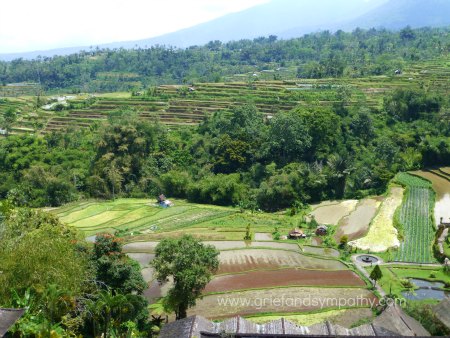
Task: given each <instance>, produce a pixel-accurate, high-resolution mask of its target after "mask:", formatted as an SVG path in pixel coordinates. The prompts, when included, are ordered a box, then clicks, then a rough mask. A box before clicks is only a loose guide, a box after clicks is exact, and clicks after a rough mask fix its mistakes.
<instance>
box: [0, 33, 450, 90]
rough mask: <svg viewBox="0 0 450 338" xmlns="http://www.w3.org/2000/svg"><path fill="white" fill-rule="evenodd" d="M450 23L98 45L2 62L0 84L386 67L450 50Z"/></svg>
mask: <svg viewBox="0 0 450 338" xmlns="http://www.w3.org/2000/svg"><path fill="white" fill-rule="evenodd" d="M447 36H448V29H444V28H440V29H438V28H433V29H431V28H422V29H416V30H412V29H410V28H407V29H404V30H402V31H400V32H390V31H387V30H384V29H369V30H362V29H356V30H354V31H353V32H352V33H346V32H343V31H337V32H336V33H334V34H332V33H330V32H329V31H325V32H320V33H311V34H307V35H305V36H304V37H301V38H297V39H291V40H273V38H270V37H269V38H264V37H262V38H257V39H254V40H240V41H231V42H228V43H221V42H220V41H214V42H211V43H208V44H206V45H205V46H192V47H189V48H186V49H177V48H173V47H170V46H153V47H151V48H147V49H143V48H138V49H133V50H126V49H115V50H108V49H97V50H93V49H91V50H88V51H82V52H80V53H77V54H72V55H69V56H55V57H52V58H49V57H38V58H37V59H36V60H32V61H27V60H23V59H17V60H14V61H11V62H0V84H4V83H15V82H23V81H32V82H36V83H41V84H42V85H43V86H44V88H45V89H56V88H71V89H73V90H74V91H92V92H94V91H97V92H98V91H115V90H131V89H133V88H135V87H136V83H140V84H141V86H142V87H147V86H149V85H155V84H163V83H188V82H217V81H220V80H221V79H222V78H223V77H225V76H228V75H233V74H242V73H246V72H253V71H254V70H255V65H256V66H257V69H259V70H263V69H267V68H268V67H269V68H271V67H273V65H274V64H276V65H278V67H285V66H296V67H297V76H298V77H302V78H324V77H341V76H351V77H358V76H366V75H381V74H386V73H387V72H392V71H393V70H395V69H402V67H403V65H404V64H405V62H408V61H411V60H416V61H417V60H423V59H429V58H433V57H437V56H440V55H443V54H445V53H448V51H449V49H450V44H449V42H448V38H447Z"/></svg>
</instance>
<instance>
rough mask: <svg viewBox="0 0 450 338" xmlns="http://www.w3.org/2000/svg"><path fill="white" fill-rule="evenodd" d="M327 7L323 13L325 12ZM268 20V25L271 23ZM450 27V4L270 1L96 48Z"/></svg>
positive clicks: (434, 0) (47, 53) (435, 0)
mask: <svg viewBox="0 0 450 338" xmlns="http://www.w3.org/2000/svg"><path fill="white" fill-rule="evenodd" d="M324 8H325V9H324ZM269 19H270V20H269ZM408 25H409V26H411V27H413V28H418V27H424V26H433V27H437V26H447V25H450V1H448V0H427V1H422V0H371V1H368V2H367V1H363V0H348V1H345V2H337V1H335V0H321V1H320V2H319V1H311V0H272V1H271V2H269V3H266V4H262V5H258V6H255V7H252V8H249V9H246V10H244V11H241V12H237V13H231V14H227V15H225V16H222V17H220V18H218V19H214V20H211V21H209V22H206V23H202V24H199V25H196V26H193V27H190V28H186V29H182V30H179V31H176V32H173V33H168V34H164V35H161V36H157V37H153V38H149V39H142V40H133V41H121V42H114V43H105V44H100V45H98V47H99V48H109V49H114V48H126V49H132V48H135V47H136V46H137V47H140V48H146V47H151V46H154V45H166V46H173V47H177V48H187V47H189V46H193V45H203V44H206V43H208V42H209V41H215V40H220V41H222V42H228V41H231V40H241V39H253V38H257V37H261V36H269V35H276V36H278V37H279V38H282V39H290V38H295V37H300V36H302V35H304V34H308V33H312V32H317V31H321V30H331V31H336V30H339V29H342V30H344V31H351V30H353V29H355V28H357V27H360V28H372V27H376V28H379V27H384V28H387V29H393V30H397V29H401V28H403V27H405V26H408ZM94 47H97V46H80V47H68V48H58V49H51V50H41V51H33V52H25V53H8V54H0V60H6V61H10V60H13V59H16V58H20V57H22V58H25V59H32V58H36V57H38V56H43V57H51V56H54V55H68V54H72V53H77V52H79V51H81V50H85V51H89V50H90V49H91V48H94Z"/></svg>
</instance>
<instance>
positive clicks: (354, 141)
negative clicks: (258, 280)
mask: <svg viewBox="0 0 450 338" xmlns="http://www.w3.org/2000/svg"><path fill="white" fill-rule="evenodd" d="M445 100H446V98H444V97H442V96H439V95H437V94H434V93H430V92H427V91H425V90H411V89H398V90H395V91H394V92H392V93H391V94H387V95H386V96H385V98H384V104H383V107H382V108H381V109H376V108H370V109H369V108H367V107H366V106H365V105H364V103H360V104H356V105H354V106H352V107H348V106H344V105H342V104H341V103H339V102H338V103H336V104H335V106H333V107H310V108H307V107H303V106H299V107H297V108H294V109H293V110H290V111H284V112H280V113H277V114H275V115H274V117H273V118H266V117H264V115H263V114H262V113H261V112H259V111H258V110H257V108H256V107H255V106H254V105H253V104H251V103H249V104H244V105H241V106H237V107H235V108H232V109H231V110H230V111H229V113H223V112H222V113H217V114H213V115H212V116H210V117H208V118H206V119H205V121H203V122H202V123H201V124H200V125H199V126H198V127H197V128H186V129H183V128H181V129H179V130H172V131H168V129H167V127H166V126H164V125H162V124H160V123H158V122H157V121H143V120H141V119H139V118H138V117H137V114H136V113H135V112H133V111H130V110H127V109H126V108H124V109H122V110H121V111H117V112H114V113H112V114H111V115H110V117H109V119H108V121H107V122H106V123H105V124H104V125H100V126H99V127H97V128H98V129H95V128H94V129H93V130H87V129H85V130H70V129H69V130H65V131H60V132H52V133H50V134H47V135H45V136H43V137H41V136H37V135H20V136H19V135H9V136H8V137H6V138H3V139H2V140H1V141H0V178H1V179H0V198H3V199H8V200H10V201H11V202H12V203H14V204H15V205H18V206H26V207H42V206H59V205H62V204H64V203H67V202H70V201H73V200H77V199H80V198H90V197H94V198H105V199H114V198H117V197H151V198H153V197H156V196H158V195H159V194H161V193H165V194H166V195H168V196H172V197H179V198H186V199H188V200H189V201H192V202H198V203H211V204H218V205H234V206H237V205H239V206H241V207H245V208H249V209H257V208H260V209H264V210H268V211H275V210H279V209H283V208H287V207H291V206H292V205H294V204H295V203H304V204H305V203H313V202H318V201H322V200H326V199H341V198H362V197H364V196H367V195H373V194H380V193H383V192H384V191H385V189H386V185H387V184H388V182H389V181H390V179H391V178H392V177H393V176H394V175H395V174H396V173H397V172H399V171H407V170H413V169H418V168H422V167H427V166H438V165H449V164H450V139H449V136H450V125H449V124H448V123H447V122H446V118H447V117H446V115H445V114H442V112H441V110H442V107H443V105H446V104H447V103H446V101H445Z"/></svg>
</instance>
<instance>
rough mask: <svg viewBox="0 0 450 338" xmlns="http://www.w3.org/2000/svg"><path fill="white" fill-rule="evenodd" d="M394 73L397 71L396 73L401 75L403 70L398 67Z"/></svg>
mask: <svg viewBox="0 0 450 338" xmlns="http://www.w3.org/2000/svg"><path fill="white" fill-rule="evenodd" d="M394 73H395V75H401V74H402V71H401V69H396V70H395V72H394Z"/></svg>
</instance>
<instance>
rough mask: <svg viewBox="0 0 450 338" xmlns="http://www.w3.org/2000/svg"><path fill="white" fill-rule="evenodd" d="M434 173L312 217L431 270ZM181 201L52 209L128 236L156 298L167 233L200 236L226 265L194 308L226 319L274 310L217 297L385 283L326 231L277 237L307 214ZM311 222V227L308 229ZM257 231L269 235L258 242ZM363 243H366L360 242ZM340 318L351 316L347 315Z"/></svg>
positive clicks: (346, 291) (354, 293)
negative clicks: (155, 265) (160, 249)
mask: <svg viewBox="0 0 450 338" xmlns="http://www.w3.org/2000/svg"><path fill="white" fill-rule="evenodd" d="M439 173H440V175H441V176H443V175H447V174H446V173H445V169H444V170H442V169H441V170H440V171H439ZM430 175H431V176H433V175H434V176H436V177H438V178H439V179H441V178H442V177H440V176H438V175H436V174H433V171H423V172H420V173H416V172H414V173H402V174H399V175H397V176H396V177H395V179H394V180H393V182H392V186H391V188H390V190H389V192H388V193H387V195H386V196H375V197H371V198H364V199H361V200H348V201H345V200H344V201H329V202H322V203H321V204H320V205H316V206H312V208H311V209H310V210H311V211H309V218H310V219H311V218H314V219H315V220H316V221H317V222H319V223H323V224H327V225H328V226H329V227H330V228H333V229H334V228H336V229H335V230H334V234H333V235H330V236H331V237H335V238H340V237H339V236H336V234H340V236H343V235H348V236H349V238H351V239H352V240H353V242H350V245H352V246H354V250H351V253H352V254H355V253H356V254H357V253H359V252H365V253H367V252H374V253H375V254H376V255H380V257H382V258H383V259H384V260H385V262H384V264H386V269H388V271H395V270H393V269H392V268H391V267H390V265H388V263H389V264H395V262H407V263H408V264H410V265H409V269H410V270H405V271H411V274H410V275H406V277H415V276H416V275H417V274H419V275H420V274H421V272H422V271H426V270H423V269H426V268H425V265H423V264H424V263H432V264H430V268H429V269H430V270H429V271H437V270H436V269H438V268H437V266H438V265H436V263H437V261H436V259H435V258H434V256H433V244H434V242H435V232H436V226H435V224H434V217H433V207H434V203H435V200H434V198H435V196H436V194H435V192H434V190H433V188H432V187H433V185H432V182H430V181H428V179H430ZM420 176H423V177H424V178H421V177H420ZM425 177H427V178H425ZM448 187H449V186H447V188H448ZM440 189H445V188H442V187H440ZM449 191H450V190H447V191H446V192H445V193H444V194H443V193H442V191H440V193H441V197H442V196H446V195H445V194H446V193H448V192H449ZM443 198H445V197H443ZM172 202H173V204H174V205H173V206H172V207H170V208H160V207H159V206H158V205H157V204H155V201H153V200H148V199H117V200H115V201H110V202H104V201H95V200H92V201H85V202H80V203H72V204H69V205H66V206H64V207H61V208H57V209H52V210H50V212H51V213H53V214H55V215H57V216H58V217H59V218H60V219H61V220H62V221H63V222H67V223H68V224H70V225H72V226H74V227H77V228H78V229H80V230H82V231H83V232H84V233H85V235H86V236H91V237H90V238H93V237H92V235H94V234H96V233H98V232H104V231H107V232H115V233H117V234H120V236H121V237H122V238H123V240H124V241H125V245H124V250H125V252H127V254H128V255H129V256H130V257H131V258H133V259H135V260H137V261H138V262H139V264H140V266H141V268H142V273H143V274H144V276H145V279H146V281H148V283H149V289H148V290H147V291H146V292H145V295H146V296H147V297H148V298H149V299H150V300H152V301H155V300H157V299H158V297H161V296H164V295H165V292H167V287H161V286H159V284H158V283H156V281H155V280H154V277H152V276H153V273H152V268H150V263H151V261H152V259H153V258H154V253H155V248H156V246H157V244H158V241H159V240H160V239H162V238H164V237H166V236H169V237H174V238H176V237H179V236H181V235H182V234H191V235H193V236H195V237H196V238H198V239H200V240H202V241H203V242H204V243H205V244H210V245H213V246H214V247H216V248H217V249H219V250H220V256H219V260H220V266H219V269H218V271H217V274H216V275H215V277H214V278H213V279H212V281H211V282H210V283H209V284H208V285H207V286H206V288H205V290H204V298H203V300H201V301H199V302H197V305H196V306H195V307H194V308H192V309H191V310H190V312H189V314H191V315H194V314H197V315H202V316H205V317H207V318H211V319H220V318H227V317H229V316H230V315H233V314H236V313H238V314H240V315H244V316H248V317H249V318H250V319H251V320H255V321H258V318H259V317H261V319H262V318H265V317H267V315H258V316H259V317H255V316H256V314H257V313H260V312H261V311H260V309H255V308H254V307H248V306H244V305H235V306H234V307H230V308H227V309H226V311H228V312H223V308H222V307H221V306H220V305H218V302H220V300H219V299H222V300H223V299H225V298H233V297H237V298H239V297H241V296H242V297H244V298H245V297H247V298H248V299H252V298H255V297H256V298H257V297H259V295H266V296H270V297H288V295H291V294H293V293H295V295H297V296H298V295H302V294H303V293H306V294H308V297H310V296H311V295H317V296H318V297H319V295H320V297H323V298H326V297H327V296H326V295H327V294H329V295H330V296H331V295H332V294H334V293H335V292H337V291H333V288H338V289H337V290H339V294H340V295H348V297H358V296H361V297H363V299H364V297H368V298H367V299H372V298H373V297H376V296H375V295H376V292H377V291H376V290H375V291H371V288H372V283H370V282H369V280H368V279H367V277H366V276H365V275H364V274H361V272H360V270H359V269H358V268H357V267H355V266H354V265H353V264H352V263H351V261H350V260H349V258H348V256H342V253H339V251H338V250H336V249H334V248H331V247H327V245H322V246H317V245H315V243H316V242H315V240H316V239H317V237H316V235H315V234H314V233H313V232H311V231H310V234H312V235H308V237H307V238H305V239H300V240H295V241H293V240H290V239H286V238H284V239H283V238H281V239H279V240H274V239H273V238H272V237H273V235H272V231H273V229H274V228H275V227H276V228H277V229H278V231H279V232H280V233H286V234H287V233H288V232H289V231H290V230H291V229H292V228H293V227H296V226H297V225H298V224H299V222H301V220H302V217H303V216H302V215H294V216H289V215H286V214H270V213H264V212H251V213H250V212H248V211H245V212H242V211H239V210H238V209H236V208H229V207H217V206H212V205H205V204H193V203H189V202H187V201H185V200H179V199H173V200H172ZM436 203H439V200H436ZM396 223H397V225H395V224H396ZM242 224H251V229H252V232H253V233H254V235H253V240H251V241H243V240H242V239H243V238H244V236H245V227H243V226H242ZM398 224H400V226H399V225H398ZM378 227H380V229H378ZM303 230H304V231H305V233H307V232H308V229H303ZM263 234H264V236H262V235H263ZM256 237H262V238H265V240H263V241H261V240H256ZM365 241H367V243H370V244H369V246H364V244H363V243H366V242H365ZM353 243H354V244H353ZM360 246H362V247H361V249H358V248H359V247H360ZM361 250H362V251H361ZM386 250H388V251H387V253H386ZM419 264H420V267H419ZM388 266H389V267H388ZM393 267H395V265H393ZM366 269H368V268H367V267H366ZM383 269H384V268H383ZM416 269H417V270H416ZM369 271H370V270H369ZM430 274H431V273H430ZM391 276H392V277H391V279H390V280H389V283H398V285H399V286H398V287H395V290H396V291H395V292H397V295H399V296H401V290H402V288H401V283H402V281H403V279H401V278H399V277H396V276H397V273H395V274H394V275H391ZM427 278H429V276H428V275H427ZM433 278H434V280H441V281H443V282H444V281H445V279H446V277H444V275H442V276H440V277H439V276H438V277H433ZM439 278H443V279H439ZM387 283H388V281H384V280H382V281H381V282H380V285H381V286H386V285H387ZM396 285H397V284H396ZM374 292H375V293H374ZM224 297H225V298H224ZM256 298H255V299H256ZM366 305H367V303H366ZM217 306H219V307H217ZM367 308H368V307H367V306H363V307H359V306H357V307H356V308H352V307H349V308H348V309H341V310H339V311H338V312H336V311H335V310H333V307H331V308H324V309H322V310H323V311H324V316H326V314H327V313H329V315H330V318H341V317H340V316H337V315H336V314H337V313H341V312H342V313H344V312H346V311H352V313H353V315H354V316H355V317H354V318H355V319H356V318H359V319H358V320H360V319H361V318H370V317H371V316H370V315H369V313H368V312H367V311H366V310H367ZM317 310H318V309H317V308H314V307H304V308H298V307H297V308H291V307H289V306H287V307H282V308H278V307H277V308H270V307H268V308H267V309H266V308H265V310H264V311H267V313H270V316H268V317H269V318H272V317H273V316H276V314H279V315H282V314H291V313H293V312H298V313H302V312H305V311H306V314H305V315H303V316H301V317H299V318H304V320H305V321H306V322H307V321H308V320H307V318H308V315H307V314H308V313H311V315H310V316H311V318H315V317H317V315H316V313H317ZM311 311H312V312H311ZM271 316H272V317H271ZM367 316H368V317H367ZM274 318H276V317H274ZM317 318H321V319H322V318H324V317H322V316H319V317H317ZM298 320H300V319H298ZM336 320H337V322H341V321H342V322H345V321H343V320H342V318H341V319H336Z"/></svg>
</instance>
